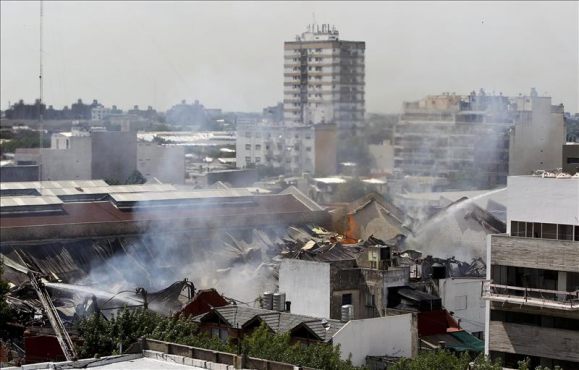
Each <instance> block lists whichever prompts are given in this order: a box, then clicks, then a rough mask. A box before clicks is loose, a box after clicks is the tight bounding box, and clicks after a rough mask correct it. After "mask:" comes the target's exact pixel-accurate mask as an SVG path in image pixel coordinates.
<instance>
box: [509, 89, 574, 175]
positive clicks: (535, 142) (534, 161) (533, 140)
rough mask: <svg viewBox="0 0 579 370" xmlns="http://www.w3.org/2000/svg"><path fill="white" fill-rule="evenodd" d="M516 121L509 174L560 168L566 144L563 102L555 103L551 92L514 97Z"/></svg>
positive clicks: (528, 173)
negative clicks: (548, 94)
mask: <svg viewBox="0 0 579 370" xmlns="http://www.w3.org/2000/svg"><path fill="white" fill-rule="evenodd" d="M511 104H512V106H513V107H514V110H515V113H514V114H515V115H516V121H515V122H516V124H515V125H514V127H513V128H512V130H511V134H510V145H509V176H514V175H530V174H532V173H533V171H535V170H539V169H553V168H560V167H562V165H561V158H562V155H563V145H564V144H565V136H566V130H565V120H564V116H563V115H564V109H563V104H561V105H552V104H551V97H550V96H539V95H538V94H537V91H536V90H535V89H531V93H530V95H529V96H519V97H516V98H511Z"/></svg>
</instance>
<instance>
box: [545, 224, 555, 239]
mask: <svg viewBox="0 0 579 370" xmlns="http://www.w3.org/2000/svg"><path fill="white" fill-rule="evenodd" d="M542 232H543V239H557V225H555V224H542Z"/></svg>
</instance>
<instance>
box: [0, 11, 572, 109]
mask: <svg viewBox="0 0 579 370" xmlns="http://www.w3.org/2000/svg"><path fill="white" fill-rule="evenodd" d="M39 9H40V6H39V3H38V2H15V1H14V2H12V1H2V2H1V9H0V14H1V22H0V24H1V43H0V45H1V53H0V55H1V84H0V86H1V102H0V104H1V107H2V109H6V108H7V107H8V102H9V101H10V102H14V101H17V100H18V99H21V98H22V99H24V100H26V101H28V102H30V101H33V100H34V98H36V97H37V96H38V68H39V67H38V65H39V57H38V55H39ZM313 14H315V19H316V21H317V22H318V23H330V24H334V25H336V27H337V28H338V29H339V31H340V37H341V38H342V39H344V40H354V41H366V101H367V106H366V108H367V110H368V111H369V112H398V111H399V110H400V106H401V103H402V101H404V100H417V99H419V98H421V97H423V96H424V95H427V94H437V93H441V92H444V91H448V92H456V93H457V94H467V93H469V92H470V91H471V90H473V89H477V90H478V89H479V88H480V87H484V88H486V89H488V90H489V91H491V92H492V91H495V92H496V93H497V94H498V93H499V92H503V94H506V95H516V94H518V93H521V92H522V93H527V94H528V92H529V90H530V88H531V87H536V88H537V90H538V91H539V93H540V94H546V95H550V96H552V97H553V103H554V104H559V103H561V102H562V103H564V104H565V108H566V110H567V111H572V112H577V111H578V110H579V109H578V105H579V71H578V70H579V45H578V44H579V30H578V23H579V6H578V3H577V2H518V1H517V2H480V3H473V2H464V3H460V2H367V3H366V2H261V1H259V2H152V1H146V2H136V1H130V2H113V1H107V2H96V1H90V2H80V1H79V2H72V1H70V2H69V1H66V2H54V1H46V2H44V15H45V17H44V39H45V42H44V50H45V53H44V71H45V79H44V80H45V85H44V86H45V88H44V97H45V101H46V102H47V103H48V104H53V105H55V106H56V107H58V108H60V107H62V106H63V105H70V103H71V102H73V101H75V100H76V99H77V98H79V97H80V98H82V99H83V100H84V101H92V99H98V100H99V101H101V102H102V103H104V104H105V105H106V106H110V105H112V104H116V105H118V106H120V107H121V108H123V109H126V108H128V107H132V106H133V105H135V104H137V105H139V106H141V107H146V106H147V105H153V106H155V107H156V108H158V109H162V110H165V109H167V108H169V107H170V106H171V105H173V104H174V103H176V102H179V101H180V100H182V99H186V100H187V101H193V100H195V99H199V100H200V101H201V103H203V104H204V105H205V106H206V107H214V108H217V107H219V108H223V109H225V110H239V111H249V110H251V111H259V110H261V109H262V108H263V107H264V106H267V105H273V104H275V103H276V102H278V101H281V100H282V94H283V85H282V81H283V42H284V40H292V39H293V38H294V36H295V35H296V34H297V33H301V32H303V31H304V30H305V27H306V25H307V24H308V23H311V22H312V20H313Z"/></svg>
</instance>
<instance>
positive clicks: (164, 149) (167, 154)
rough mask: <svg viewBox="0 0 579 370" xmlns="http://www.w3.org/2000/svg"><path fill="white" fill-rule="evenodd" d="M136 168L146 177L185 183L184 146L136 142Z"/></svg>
mask: <svg viewBox="0 0 579 370" xmlns="http://www.w3.org/2000/svg"><path fill="white" fill-rule="evenodd" d="M137 170H138V171H139V172H140V173H141V174H142V175H143V176H144V177H145V178H146V179H147V180H153V179H157V180H159V181H161V182H162V183H167V184H184V183H185V148H184V147H183V146H177V145H157V144H155V143H149V142H139V143H138V144H137Z"/></svg>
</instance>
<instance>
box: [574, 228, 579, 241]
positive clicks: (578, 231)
mask: <svg viewBox="0 0 579 370" xmlns="http://www.w3.org/2000/svg"><path fill="white" fill-rule="evenodd" d="M575 241H576V242H579V226H575Z"/></svg>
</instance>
